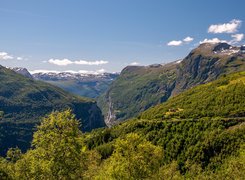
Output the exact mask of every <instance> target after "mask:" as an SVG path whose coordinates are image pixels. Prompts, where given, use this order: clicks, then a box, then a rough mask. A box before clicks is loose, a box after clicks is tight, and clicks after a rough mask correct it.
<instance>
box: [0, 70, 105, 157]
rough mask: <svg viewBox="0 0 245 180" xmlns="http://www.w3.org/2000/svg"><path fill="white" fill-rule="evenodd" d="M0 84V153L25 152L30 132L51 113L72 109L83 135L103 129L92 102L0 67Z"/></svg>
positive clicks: (96, 107) (99, 112)
mask: <svg viewBox="0 0 245 180" xmlns="http://www.w3.org/2000/svg"><path fill="white" fill-rule="evenodd" d="M0 83H1V86H0V111H1V112H2V113H1V117H0V118H1V120H0V123H1V128H0V137H1V138H0V146H1V153H3V151H4V152H6V150H7V149H8V148H9V147H15V146H19V147H21V149H22V150H26V148H28V147H29V143H30V139H31V137H32V133H33V129H35V126H36V125H37V124H38V123H39V122H40V121H41V118H42V117H44V116H46V115H47V114H49V113H51V112H52V111H60V110H63V109H67V108H70V109H72V111H73V113H75V115H76V117H77V119H80V122H81V123H82V129H83V130H84V131H91V130H92V129H94V128H98V127H103V126H104V125H105V124H104V120H103V116H102V114H101V111H100V109H99V108H98V106H97V104H96V102H95V101H94V100H91V99H88V98H82V97H78V96H74V95H72V94H70V93H68V92H65V91H64V90H62V89H61V88H58V87H56V86H53V85H50V84H47V83H44V82H41V81H36V80H34V79H32V78H27V77H25V76H23V75H20V74H18V73H16V72H14V71H12V70H10V69H7V68H4V67H3V66H0ZM9 139H11V141H10V140H9Z"/></svg>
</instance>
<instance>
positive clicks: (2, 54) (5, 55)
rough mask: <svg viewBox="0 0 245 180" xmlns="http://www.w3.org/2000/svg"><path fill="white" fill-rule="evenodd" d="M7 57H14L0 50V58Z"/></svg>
mask: <svg viewBox="0 0 245 180" xmlns="http://www.w3.org/2000/svg"><path fill="white" fill-rule="evenodd" d="M9 59H14V57H13V56H11V55H9V54H8V53H6V52H0V60H9Z"/></svg>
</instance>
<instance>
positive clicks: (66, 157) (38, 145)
mask: <svg viewBox="0 0 245 180" xmlns="http://www.w3.org/2000/svg"><path fill="white" fill-rule="evenodd" d="M81 133H82V132H81V131H80V130H79V122H78V121H77V120H76V119H75V116H74V115H73V114H72V113H71V110H66V111H63V112H60V113H59V112H53V113H52V114H51V115H49V116H48V117H47V118H44V119H43V121H42V123H41V125H40V126H38V127H37V132H35V133H34V135H33V142H32V146H33V149H32V150H29V151H28V152H27V153H26V154H25V155H24V157H23V158H22V159H21V160H19V161H17V163H16V177H18V178H19V179H79V178H81V177H82V175H83V173H84V171H85V170H86V168H87V155H86V152H85V146H84V145H83V143H82V140H81V136H80V135H81Z"/></svg>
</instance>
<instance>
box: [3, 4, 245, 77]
mask: <svg viewBox="0 0 245 180" xmlns="http://www.w3.org/2000/svg"><path fill="white" fill-rule="evenodd" d="M244 7H245V1H244V0H233V1H230V0H217V1H215V0H205V1H196V0H103V1H102V0H35V1H34V0H21V1H20V0H0V23H1V25H0V64H1V65H3V66H8V67H25V68H27V69H28V70H29V71H31V72H39V71H47V72H48V71H54V72H60V71H70V72H81V73H102V72H120V71H121V70H122V69H123V68H124V67H125V66H127V65H149V64H155V63H168V62H171V61H174V60H178V59H181V58H184V57H185V56H186V55H187V54H188V53H189V52H190V50H191V49H193V48H195V47H196V46H198V45H199V44H200V43H203V42H211V43H212V42H222V41H224V42H228V43H230V44H233V45H242V44H244V43H245V41H244V39H245V38H244V34H245V22H244V21H245V12H244Z"/></svg>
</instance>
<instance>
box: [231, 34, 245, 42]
mask: <svg viewBox="0 0 245 180" xmlns="http://www.w3.org/2000/svg"><path fill="white" fill-rule="evenodd" d="M231 37H232V38H233V41H235V42H240V41H242V40H243V38H244V34H233V35H231Z"/></svg>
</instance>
